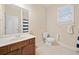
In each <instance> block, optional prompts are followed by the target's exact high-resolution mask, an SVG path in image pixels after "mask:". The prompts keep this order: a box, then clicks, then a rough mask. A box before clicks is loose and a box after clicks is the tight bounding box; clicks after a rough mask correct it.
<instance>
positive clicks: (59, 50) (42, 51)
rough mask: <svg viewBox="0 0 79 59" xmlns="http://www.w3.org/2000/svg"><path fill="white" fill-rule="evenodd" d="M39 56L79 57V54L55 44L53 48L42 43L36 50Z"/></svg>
mask: <svg viewBox="0 0 79 59" xmlns="http://www.w3.org/2000/svg"><path fill="white" fill-rule="evenodd" d="M36 54H37V55H79V52H75V51H72V50H69V49H67V48H64V47H62V46H60V45H59V44H57V43H54V44H53V45H52V46H50V45H47V44H45V43H42V44H41V45H40V46H39V47H37V49H36Z"/></svg>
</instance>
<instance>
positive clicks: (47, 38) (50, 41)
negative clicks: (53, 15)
mask: <svg viewBox="0 0 79 59" xmlns="http://www.w3.org/2000/svg"><path fill="white" fill-rule="evenodd" d="M43 40H44V42H45V43H46V44H48V45H52V44H53V43H54V42H55V39H54V38H51V37H50V36H49V34H48V33H47V32H45V33H43Z"/></svg>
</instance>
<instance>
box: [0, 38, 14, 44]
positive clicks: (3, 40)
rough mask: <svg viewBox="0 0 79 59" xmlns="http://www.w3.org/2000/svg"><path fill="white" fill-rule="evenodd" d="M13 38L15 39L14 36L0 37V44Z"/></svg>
mask: <svg viewBox="0 0 79 59" xmlns="http://www.w3.org/2000/svg"><path fill="white" fill-rule="evenodd" d="M13 39H15V37H7V38H0V44H3V43H4V44H5V43H9V42H10V41H11V40H13Z"/></svg>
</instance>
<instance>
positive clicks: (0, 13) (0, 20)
mask: <svg viewBox="0 0 79 59" xmlns="http://www.w3.org/2000/svg"><path fill="white" fill-rule="evenodd" d="M4 11H5V9H4V5H0V35H4V34H5V29H4V28H5V17H4V13H5V12H4Z"/></svg>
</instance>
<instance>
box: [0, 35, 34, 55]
mask: <svg viewBox="0 0 79 59" xmlns="http://www.w3.org/2000/svg"><path fill="white" fill-rule="evenodd" d="M6 40H7V39H6ZM0 42H1V40H0ZM0 55H35V37H34V36H31V35H29V37H28V35H26V37H22V38H19V39H18V38H16V39H10V40H7V41H5V40H4V43H0Z"/></svg>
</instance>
